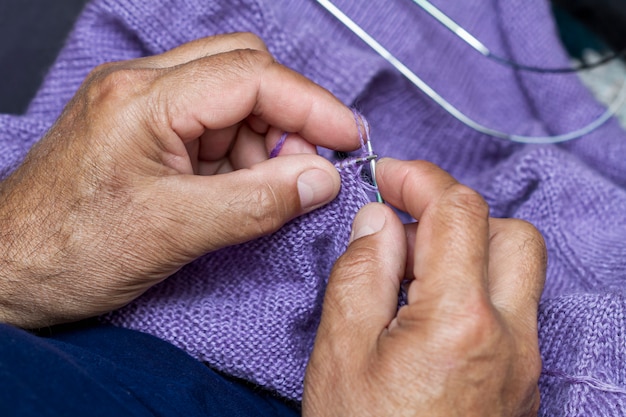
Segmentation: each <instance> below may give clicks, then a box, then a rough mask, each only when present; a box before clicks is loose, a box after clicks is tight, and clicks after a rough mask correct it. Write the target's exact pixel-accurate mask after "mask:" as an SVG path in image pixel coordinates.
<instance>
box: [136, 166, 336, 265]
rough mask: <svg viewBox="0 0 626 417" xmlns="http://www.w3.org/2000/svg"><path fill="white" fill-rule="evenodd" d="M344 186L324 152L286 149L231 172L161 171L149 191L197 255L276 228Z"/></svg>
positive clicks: (187, 248) (185, 245) (327, 199)
mask: <svg viewBox="0 0 626 417" xmlns="http://www.w3.org/2000/svg"><path fill="white" fill-rule="evenodd" d="M340 186H341V182H340V178H339V173H338V172H337V169H336V168H335V167H334V166H333V165H332V164H331V163H330V162H328V161H327V160H325V159H324V158H322V157H320V156H317V155H287V156H281V157H278V158H273V159H269V160H266V161H263V162H261V163H259V164H256V165H254V166H253V167H252V168H250V169H241V170H237V171H233V172H230V173H226V174H220V175H214V176H197V175H176V176H165V177H161V178H159V179H158V181H157V182H156V183H155V184H154V187H155V188H156V190H154V189H152V190H150V191H148V192H149V193H150V194H152V195H153V196H154V197H152V200H153V201H152V203H153V204H157V206H156V208H155V206H154V205H152V207H153V208H155V210H156V213H157V214H158V212H159V211H161V212H163V213H166V214H165V215H166V216H167V218H166V219H165V221H164V222H161V224H163V223H166V225H165V226H164V227H165V228H166V229H167V228H169V227H172V228H174V229H173V230H171V232H172V233H175V234H174V235H173V236H176V237H177V239H176V240H175V242H176V243H177V244H179V245H182V246H183V247H182V248H179V249H183V248H184V250H185V252H187V253H189V251H191V253H189V255H190V256H191V257H197V256H201V255H203V254H204V253H207V252H210V251H213V250H216V249H220V248H223V247H226V246H230V245H234V244H238V243H242V242H245V241H248V240H252V239H254V238H257V237H260V236H263V235H266V234H270V233H272V232H275V231H276V230H278V229H279V228H280V227H281V226H283V225H284V224H285V223H286V222H288V221H289V220H291V219H293V218H294V217H297V216H299V215H300V214H303V213H306V212H309V211H312V210H314V209H316V208H319V207H321V206H323V205H324V204H326V203H328V202H330V201H332V200H333V199H334V198H335V197H336V196H337V194H338V192H339V189H340ZM159 195H160V196H161V198H159V197H158V196H159ZM157 200H158V201H157ZM159 201H160V203H159ZM172 201H174V202H176V204H174V205H172V204H171V202H172ZM158 204H160V205H161V206H164V205H167V208H165V207H163V209H161V210H160V209H159V208H158ZM169 223H171V225H169Z"/></svg>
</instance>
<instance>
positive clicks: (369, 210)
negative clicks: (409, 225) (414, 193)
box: [316, 203, 407, 353]
mask: <svg viewBox="0 0 626 417" xmlns="http://www.w3.org/2000/svg"><path fill="white" fill-rule="evenodd" d="M351 240H352V242H351V243H350V245H349V247H348V249H347V250H346V252H345V253H344V254H343V255H342V256H341V257H340V258H339V259H338V260H337V262H336V264H335V266H334V268H333V271H332V273H331V275H330V278H329V281H328V287H327V289H326V295H325V299H324V310H323V313H322V320H321V323H320V331H319V333H318V340H317V342H316V344H320V343H323V342H324V341H326V342H327V343H329V344H331V345H332V344H334V343H339V345H344V343H348V344H349V345H351V346H352V348H354V349H362V348H365V349H367V348H368V347H370V346H372V343H375V342H376V340H378V338H379V336H380V334H381V332H382V331H384V329H385V328H386V327H387V326H388V325H389V324H390V323H391V321H392V320H393V318H394V317H395V315H396V309H397V304H398V291H399V288H400V282H401V279H402V277H404V268H405V265H406V253H407V249H406V237H405V233H404V228H403V226H402V223H401V222H400V219H398V217H397V216H396V215H395V213H394V212H393V211H392V210H391V209H390V208H389V207H387V206H385V205H383V204H379V203H371V204H368V205H367V206H365V207H364V208H363V209H361V211H360V212H359V213H358V214H357V216H356V218H355V220H354V224H353V228H352V238H351ZM354 349H351V351H352V352H353V353H356V352H355V351H354Z"/></svg>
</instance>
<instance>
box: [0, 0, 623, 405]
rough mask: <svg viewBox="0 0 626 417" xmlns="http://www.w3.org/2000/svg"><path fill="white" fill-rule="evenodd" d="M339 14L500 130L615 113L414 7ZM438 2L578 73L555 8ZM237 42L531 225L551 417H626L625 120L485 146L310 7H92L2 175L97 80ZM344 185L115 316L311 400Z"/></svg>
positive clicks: (7, 137) (282, 2) (394, 149)
mask: <svg viewBox="0 0 626 417" xmlns="http://www.w3.org/2000/svg"><path fill="white" fill-rule="evenodd" d="M335 3H336V4H337V5H338V6H339V7H340V8H342V9H343V10H344V11H345V12H346V13H347V14H348V15H350V16H351V17H352V18H353V19H354V20H355V21H357V22H358V23H359V24H361V25H362V26H363V27H364V28H365V29H366V30H368V31H369V32H370V33H371V34H372V35H373V36H374V37H376V38H377V39H378V40H379V41H380V42H381V43H382V44H384V45H385V46H386V47H387V48H388V49H389V50H390V51H391V52H393V53H394V54H396V55H397V56H398V57H399V58H400V59H402V60H403V61H404V62H405V63H406V64H407V65H408V66H409V67H410V68H412V69H413V70H414V71H415V72H416V73H417V74H418V75H420V76H421V77H422V78H423V79H424V80H425V81H426V82H428V83H429V84H431V85H432V86H433V87H434V88H435V89H436V90H437V91H438V92H439V93H441V94H442V95H443V96H444V97H446V98H447V99H448V100H449V101H450V102H452V103H453V104H454V105H456V106H457V107H458V108H459V109H460V110H462V111H463V112H465V113H466V114H467V115H469V116H470V117H473V118H475V119H476V120H477V121H479V122H481V123H483V124H485V125H488V126H489V127H493V128H497V129H501V130H506V131H510V132H513V133H517V134H535V135H540V134H557V133H564V132H568V131H571V130H574V129H578V128H580V127H582V126H583V125H585V124H587V123H589V122H590V121H591V120H593V119H594V118H596V117H597V116H598V115H600V114H601V113H602V112H603V111H604V109H603V108H602V106H600V105H599V104H598V103H597V102H596V101H595V100H594V99H593V98H592V96H591V94H590V93H589V92H588V91H587V90H586V89H585V88H584V87H583V86H582V85H581V84H580V82H579V80H578V78H577V76H576V75H541V74H529V73H518V72H515V71H512V70H510V69H508V68H506V67H503V66H501V65H499V64H496V63H493V62H491V61H489V60H487V59H485V58H484V57H482V56H480V55H479V54H477V53H476V52H475V51H473V50H471V49H470V48H469V47H468V46H467V45H465V44H464V43H463V42H461V41H460V40H458V39H456V38H455V37H454V36H453V35H452V34H450V33H449V32H448V31H447V30H446V29H444V28H442V27H441V26H440V25H439V24H438V23H437V22H435V21H433V19H432V18H430V17H428V16H427V15H426V14H425V13H424V12H422V11H421V10H420V9H419V8H417V7H416V6H415V5H414V4H413V3H412V2H410V1H401V0H370V1H353V0H336V1H335ZM436 4H437V5H438V6H440V7H441V8H442V9H443V10H444V11H445V12H447V13H448V14H449V15H450V16H451V17H452V18H453V19H454V20H456V21H457V22H459V23H460V24H462V25H463V26H465V27H466V28H467V29H468V30H470V32H472V33H473V34H474V35H475V36H477V37H478V38H479V39H481V40H482V41H483V42H484V43H486V44H487V45H488V46H489V48H490V49H492V50H493V51H494V52H495V53H497V54H498V55H501V56H508V57H510V58H512V59H514V60H516V61H518V62H522V63H525V64H532V65H539V66H544V67H557V66H564V65H567V63H568V61H567V57H566V55H565V53H564V52H563V50H562V47H561V45H560V43H559V41H558V39H557V37H556V31H555V29H554V27H553V20H552V17H551V15H550V10H549V4H548V2H546V1H545V0H524V1H522V0H467V1H462V2H443V1H437V2H436ZM232 31H252V32H255V33H257V34H258V35H260V36H261V37H262V38H264V39H265V41H266V42H267V44H268V46H269V48H270V50H271V52H272V53H273V54H274V55H275V56H276V57H277V59H278V60H279V61H280V62H282V63H284V64H285V65H287V66H289V67H292V68H294V69H295V70H297V71H299V72H302V73H303V74H305V75H306V76H308V77H309V78H311V79H313V80H314V81H316V82H318V83H319V84H321V85H322V86H324V87H326V88H328V89H329V90H331V91H332V92H333V93H334V94H336V95H337V96H338V97H339V98H340V99H341V100H342V101H344V102H345V103H346V104H349V105H355V106H356V107H357V108H358V109H359V110H360V111H361V112H362V113H363V114H364V115H365V116H366V117H367V118H368V120H369V122H370V124H371V125H372V131H373V141H374V144H375V148H376V152H377V153H378V154H380V155H384V156H394V157H398V158H401V159H428V160H431V161H433V162H435V163H437V164H439V165H441V166H442V167H443V168H445V169H447V170H449V171H450V172H451V173H452V174H453V175H455V176H456V177H457V178H458V179H460V180H461V181H462V182H464V183H466V184H468V185H470V186H472V187H475V188H476V189H477V190H478V191H479V192H481V193H482V194H483V195H484V196H485V198H486V199H487V201H488V202H489V203H490V205H491V208H492V214H493V215H494V216H506V217H519V218H523V219H526V220H529V221H531V222H533V223H534V224H535V225H536V226H537V227H538V228H539V229H540V230H541V231H542V232H543V233H544V236H545V238H546V241H547V244H548V249H549V256H550V259H549V267H548V278H547V283H546V291H545V294H544V297H543V300H542V303H541V314H540V339H541V352H542V356H543V359H544V368H545V373H544V375H543V376H542V379H541V384H540V385H541V391H542V408H541V411H540V414H541V415H542V416H600V415H611V416H615V415H624V414H625V411H624V410H625V409H626V395H624V394H623V393H622V392H623V391H624V389H625V388H626V375H625V372H624V365H623V364H624V363H625V359H626V357H625V355H626V342H625V340H626V335H625V334H624V331H625V323H624V311H625V307H626V305H625V303H624V288H626V190H625V186H626V135H625V134H624V132H623V131H622V130H621V128H620V127H619V125H618V123H617V122H616V121H614V120H612V121H610V122H608V123H607V124H606V125H604V126H602V127H601V128H600V129H598V130H597V131H595V132H593V133H591V134H589V135H587V136H586V137H584V138H582V139H579V140H576V141H572V142H570V143H567V144H564V145H547V146H535V145H533V146H524V145H519V144H513V143H510V142H506V141H503V140H500V139H494V138H491V137H487V136H485V135H482V134H479V133H477V132H475V131H472V130H470V129H468V128H467V127H465V126H464V125H462V124H460V123H459V122H457V121H456V120H454V119H452V118H451V117H450V116H449V115H448V114H447V113H446V112H445V111H444V110H442V109H441V108H440V107H438V106H437V105H435V104H434V103H432V102H431V101H430V100H429V99H428V98H427V97H425V96H424V95H423V94H422V93H421V92H419V91H418V90H417V89H416V88H414V87H413V86H412V85H411V84H410V83H409V82H408V81H407V80H405V79H404V78H403V77H402V76H401V75H399V74H397V73H396V72H395V71H394V70H393V69H392V68H390V67H389V65H387V64H386V62H385V61H384V60H382V59H381V58H380V57H378V56H377V55H376V54H375V53H373V52H372V51H371V50H369V49H368V48H367V47H366V46H364V45H363V44H362V43H361V41H359V40H358V39H357V38H355V37H354V36H353V35H352V34H351V33H350V32H349V31H348V30H347V29H346V28H344V27H343V26H341V25H340V24H338V23H337V22H336V21H335V20H334V18H332V17H331V16H329V15H328V14H327V13H326V12H325V11H323V10H322V9H321V8H320V7H318V6H317V4H316V3H315V1H313V0H272V1H270V0H230V1H216V0H132V1H131V0H96V1H94V2H93V3H92V4H91V5H90V6H89V7H88V8H87V9H86V10H85V12H84V13H83V15H82V17H81V19H80V21H79V22H78V25H77V27H76V29H75V31H74V32H73V34H72V35H71V37H70V39H69V41H68V44H67V46H66V48H65V50H64V51H63V52H62V54H61V55H60V57H59V59H58V61H57V63H56V64H55V66H54V68H53V69H52V70H51V72H50V74H49V76H48V78H47V80H46V82H45V84H44V86H43V87H42V89H41V90H40V92H39V94H38V95H37V97H36V98H35V100H34V101H33V102H32V104H31V106H30V109H29V111H28V113H27V114H26V115H24V116H21V117H13V116H0V150H1V151H0V164H1V165H0V172H1V173H2V174H3V175H6V174H7V173H8V172H10V171H11V170H12V169H13V168H14V167H15V166H16V164H18V163H19V161H20V160H21V159H22V158H23V156H24V154H25V152H26V151H27V149H28V148H29V147H30V146H31V145H32V143H33V142H34V141H36V140H37V139H38V138H39V137H41V135H42V133H43V132H44V130H45V129H46V128H47V127H49V126H50V125H51V124H52V122H53V121H54V119H55V118H56V117H57V116H58V114H59V113H60V111H61V110H62V107H63V105H64V104H65V103H66V102H67V101H68V100H69V99H70V97H71V96H72V95H73V93H74V92H75V90H76V89H77V88H78V86H79V85H80V82H81V80H82V79H83V78H84V77H85V76H86V75H87V73H88V72H89V71H90V69H92V68H93V67H94V66H95V65H97V64H99V63H101V62H104V61H110V60H120V59H128V58H133V57H138V56H143V55H147V54H155V53H159V52H162V51H164V50H166V49H169V48H171V47H174V46H176V45H179V44H180V43H183V42H185V41H188V40H192V39H195V38H198V37H201V36H207V35H213V34H217V33H224V32H232ZM322 152H323V154H325V155H328V156H330V155H331V154H330V152H328V151H322ZM343 179H344V184H343V189H342V192H341V195H340V197H339V199H338V200H337V201H335V202H334V203H332V204H331V205H329V206H327V207H326V208H322V209H320V210H318V211H316V212H315V213H312V214H310V215H309V216H306V217H303V218H302V219H298V220H296V221H295V222H293V223H291V224H289V225H288V226H286V227H285V228H284V229H283V230H281V231H280V232H278V233H276V234H275V235H272V236H269V237H265V238H263V239H260V240H257V241H255V242H251V243H248V244H244V245H240V246H237V247H234V248H228V249H224V250H222V251H219V252H217V253H214V254H210V255H208V256H207V257H205V258H203V259H201V260H200V261H198V262H196V263H194V264H192V265H190V266H188V267H187V268H185V269H183V270H182V271H180V272H179V273H178V274H177V275H176V276H174V277H173V278H172V279H170V280H168V281H166V282H164V283H163V284H161V285H159V286H158V287H155V288H154V289H153V290H151V291H149V292H148V293H146V294H145V295H144V296H143V297H141V298H140V299H139V300H137V301H136V302H134V303H133V304H131V305H130V306H128V307H126V308H124V309H122V310H121V311H119V312H116V313H114V314H113V315H111V316H108V317H107V319H109V320H111V321H113V322H114V323H118V324H121V325H124V326H128V327H132V328H136V329H139V330H142V331H145V332H149V333H152V334H155V335H157V336H159V337H162V338H164V339H166V340H169V341H170V342H172V343H174V344H175V345H178V346H180V347H182V348H183V349H185V350H187V351H188V352H190V353H191V354H192V355H194V356H195V357H197V358H199V359H201V360H206V361H208V362H209V363H210V364H211V365H212V366H214V367H216V368H218V369H221V370H223V371H225V372H227V373H230V374H233V375H236V376H239V377H243V378H246V379H249V380H251V381H253V382H255V383H258V384H260V385H263V386H265V387H267V388H270V389H273V390H276V391H277V392H278V393H279V394H281V395H284V396H287V397H289V398H294V399H299V398H300V396H301V393H302V375H303V371H304V369H305V366H306V360H307V357H308V354H309V352H310V348H311V343H312V340H313V338H314V333H315V328H316V324H317V321H318V319H319V309H320V303H321V300H322V296H323V292H324V284H325V282H326V279H327V276H328V272H329V270H330V268H331V266H332V263H333V261H334V260H335V259H336V257H337V256H338V255H339V254H340V253H341V251H342V250H343V248H345V245H346V243H347V237H348V234H349V228H350V221H351V219H352V217H353V215H354V212H355V210H356V209H357V208H358V207H359V206H360V205H362V204H363V203H364V197H363V195H362V191H363V186H362V184H361V183H360V181H359V180H358V178H357V176H356V175H354V174H352V175H348V173H345V172H344V173H343ZM620 390H621V391H622V392H620Z"/></svg>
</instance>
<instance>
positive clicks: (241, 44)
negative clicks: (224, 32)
mask: <svg viewBox="0 0 626 417" xmlns="http://www.w3.org/2000/svg"><path fill="white" fill-rule="evenodd" d="M232 40H233V49H254V50H258V51H265V52H267V50H268V49H267V45H266V44H265V42H264V41H263V39H261V38H260V37H259V36H258V35H256V34H254V33H252V32H237V33H234V34H232Z"/></svg>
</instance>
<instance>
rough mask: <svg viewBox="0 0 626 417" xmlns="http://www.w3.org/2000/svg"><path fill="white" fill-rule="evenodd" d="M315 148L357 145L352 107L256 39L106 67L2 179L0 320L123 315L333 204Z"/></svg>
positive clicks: (215, 42)
mask: <svg viewBox="0 0 626 417" xmlns="http://www.w3.org/2000/svg"><path fill="white" fill-rule="evenodd" d="M283 131H287V132H295V133H294V134H292V135H290V138H289V140H288V141H287V143H286V145H285V147H284V148H283V151H282V152H281V155H284V156H281V157H280V158H275V159H268V150H269V149H271V148H272V147H273V146H274V145H275V144H276V142H277V141H278V139H279V137H280V135H281V132H283ZM315 145H322V146H327V147H331V148H335V149H343V150H350V149H354V148H356V147H358V132H357V128H356V126H355V123H354V119H353V115H352V113H351V112H350V110H349V109H348V108H346V107H345V106H343V105H342V104H341V103H340V102H339V101H338V100H336V99H335V98H334V97H333V96H332V95H331V94H330V93H329V92H327V91H325V90H323V89H322V88H320V87H319V86H317V85H315V84H313V83H312V82H310V81H308V80H306V79H305V78H304V77H302V76H300V75H298V74H296V73H295V72H293V71H290V70H288V69H287V68H285V67H283V66H281V65H279V64H277V63H276V62H275V61H274V59H273V58H272V56H271V55H270V54H269V53H268V52H267V51H266V49H265V45H264V44H263V42H262V41H260V40H259V39H258V38H256V37H255V36H253V35H250V34H235V35H225V36H217V37H212V38H207V39H202V40H198V41H195V42H192V43H190V44H186V45H183V46H181V47H179V48H177V49H174V50H172V51H169V52H167V53H165V54H163V55H160V56H155V57H150V58H143V59H138V60H133V61H127V62H119V63H111V64H106V65H103V66H101V67H99V68H97V69H95V70H94V71H93V72H92V73H91V74H90V76H89V77H88V78H87V80H86V81H85V82H84V84H83V86H82V87H81V88H80V90H79V91H78V93H77V94H76V96H75V97H74V99H73V100H72V101H71V102H70V103H69V104H68V106H67V108H66V109H65V111H64V112H63V114H62V116H61V117H60V119H59V120H58V121H57V123H56V124H55V126H54V127H53V128H52V129H51V130H50V132H49V133H48V134H47V135H46V137H44V138H43V139H42V140H41V142H40V143H39V144H38V145H36V146H35V147H34V148H33V149H32V150H31V152H30V153H29V155H28V156H27V158H26V160H25V162H24V163H23V165H22V166H21V167H20V168H19V169H18V170H17V171H16V172H15V173H14V174H13V175H12V176H11V177H10V178H9V179H7V180H6V181H4V183H2V184H1V185H0V193H1V196H2V198H1V199H0V200H1V201H0V222H1V223H0V230H2V236H1V238H0V259H1V262H2V266H1V268H0V321H4V322H9V323H12V324H15V325H18V326H23V327H36V326H45V325H50V324H54V323H59V322H65V321H73V320H78V319H81V318H85V317H89V316H93V315H97V314H100V313H104V312H107V311H110V310H113V309H115V308H117V307H121V306H123V305H124V304H126V303H128V302H130V301H131V300H132V299H133V298H135V297H137V296H139V295H140V294H142V293H143V292H144V291H145V290H147V289H148V288H149V287H150V286H152V285H154V284H156V283H158V282H159V281H161V280H163V279H165V278H166V277H167V276H169V275H171V274H172V273H174V272H176V270H178V269H179V268H180V267H181V266H183V265H184V264H186V263H188V262H190V261H192V260H194V259H195V258H197V257H199V256H201V255H203V254H205V253H207V252H209V251H212V250H215V249H218V248H221V247H224V246H228V245H232V244H236V243H240V242H243V241H246V240H249V239H252V238H255V237H258V236H260V235H263V234H267V233H270V232H272V231H275V230H276V229H278V228H279V227H280V226H282V225H283V224H284V223H285V222H287V221H288V220H290V219H292V218H293V217H296V216H298V215H300V214H302V213H304V212H307V211H310V210H313V209H315V208H317V207H319V206H321V205H323V204H325V203H327V202H328V201H330V200H332V199H333V198H334V197H335V196H336V194H337V192H338V190H339V187H340V180H339V175H338V173H337V171H336V170H335V169H334V168H333V166H332V165H331V164H330V163H329V162H328V161H325V160H324V159H323V158H321V157H319V156H317V155H315ZM197 174H200V175H197ZM214 174H223V175H214Z"/></svg>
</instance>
